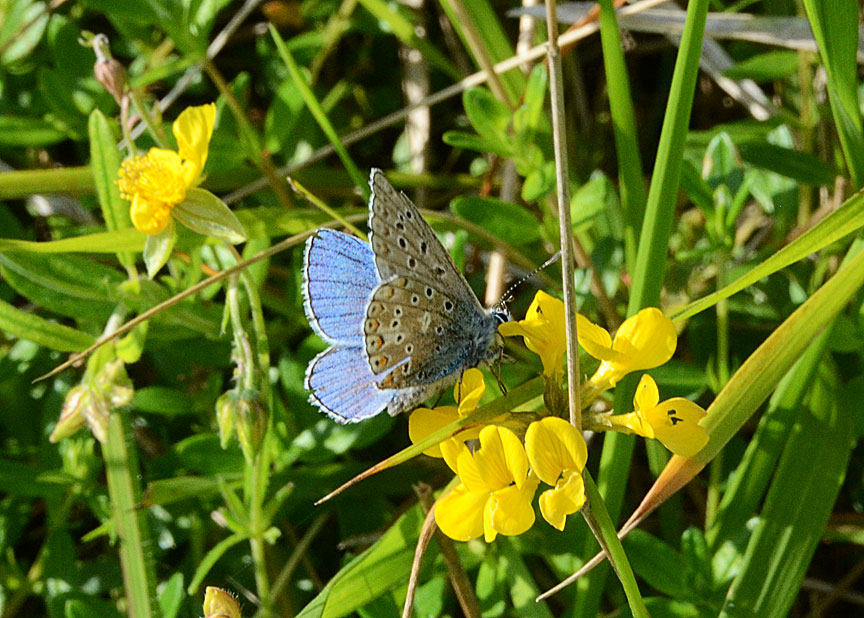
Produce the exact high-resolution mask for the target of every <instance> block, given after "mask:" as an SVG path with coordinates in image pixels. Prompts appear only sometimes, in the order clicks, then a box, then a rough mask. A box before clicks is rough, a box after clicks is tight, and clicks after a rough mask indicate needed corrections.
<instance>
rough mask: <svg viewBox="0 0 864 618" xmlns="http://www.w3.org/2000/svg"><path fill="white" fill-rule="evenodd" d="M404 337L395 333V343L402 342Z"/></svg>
mask: <svg viewBox="0 0 864 618" xmlns="http://www.w3.org/2000/svg"><path fill="white" fill-rule="evenodd" d="M404 338H405V337H403V336H402V335H401V334H400V335H396V343H402V340H403V339H404Z"/></svg>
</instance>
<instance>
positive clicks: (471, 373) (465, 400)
mask: <svg viewBox="0 0 864 618" xmlns="http://www.w3.org/2000/svg"><path fill="white" fill-rule="evenodd" d="M485 392H486V382H485V381H484V380H483V372H482V371H480V370H479V369H477V368H476V367H472V368H471V369H468V370H467V371H465V373H463V374H462V379H461V381H457V382H456V386H455V387H453V399H455V400H456V401H458V402H459V415H460V416H465V415H466V414H468V412H470V411H472V410H473V409H474V408H476V407H477V404H478V403H480V400H481V399H482V398H483V394H484V393H485ZM460 395H461V399H460Z"/></svg>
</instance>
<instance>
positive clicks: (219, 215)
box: [172, 188, 246, 245]
mask: <svg viewBox="0 0 864 618" xmlns="http://www.w3.org/2000/svg"><path fill="white" fill-rule="evenodd" d="M172 215H173V216H174V218H175V219H177V221H178V222H180V223H182V224H183V225H185V226H186V227H188V228H189V229H190V230H192V231H194V232H198V233H199V234H204V235H205V236H213V237H214V238H219V239H221V240H224V241H226V242H230V243H231V244H234V245H236V244H238V243H241V242H245V240H246V230H244V229H243V224H242V223H240V220H239V219H238V218H237V216H236V215H235V214H234V213H233V212H231V209H230V208H228V206H226V205H225V202H223V201H222V200H220V199H219V198H218V197H216V196H215V195H213V194H212V193H210V192H209V191H207V190H205V189H197V188H195V189H189V191H188V192H187V193H186V199H185V200H183V201H182V202H180V203H179V204H177V205H176V206H175V207H174V209H173V211H172Z"/></svg>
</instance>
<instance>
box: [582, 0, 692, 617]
mask: <svg viewBox="0 0 864 618" xmlns="http://www.w3.org/2000/svg"><path fill="white" fill-rule="evenodd" d="M707 13H708V0H694V1H693V2H690V4H689V5H688V7H687V16H686V19H685V23H684V32H683V34H682V37H681V45H680V48H679V51H678V58H677V60H676V62H675V71H674V73H673V76H672V85H671V87H670V92H669V101H668V102H667V104H666V115H665V117H664V119H663V130H662V132H661V135H660V144H659V147H658V151H657V158H656V161H655V165H654V174H653V176H652V178H651V188H650V191H649V193H648V201H647V203H646V207H645V208H646V210H645V219H644V221H643V223H642V230H641V234H640V236H639V248H638V251H637V254H636V264H635V268H634V271H633V272H634V281H633V289H632V290H631V294H630V303H629V306H628V311H627V312H628V315H635V314H636V313H637V312H638V311H639V310H640V309H642V308H643V307H647V306H652V305H654V306H656V305H657V304H658V303H659V300H660V289H661V288H662V286H663V278H664V274H665V271H666V253H667V251H668V247H669V245H668V241H669V235H670V233H671V230H672V219H673V215H674V210H675V201H676V196H677V193H678V183H679V180H680V175H681V161H682V158H683V155H684V144H685V142H686V137H687V127H688V124H689V120H690V111H691V109H692V107H693V93H694V91H695V87H696V78H697V76H698V73H699V59H700V55H701V50H702V37H703V34H704V31H705V19H706V15H707ZM635 390H636V381H635V379H633V378H632V377H631V378H630V379H627V378H625V379H624V380H623V381H622V382H621V383H619V385H618V388H616V389H615V410H618V411H621V410H623V409H625V408H628V406H629V405H630V402H631V400H632V398H633V393H634V392H635ZM628 409H629V408H628ZM633 444H634V442H633V437H632V436H624V435H620V434H616V435H610V436H606V438H605V440H604V444H603V454H602V456H601V462H600V470H599V473H598V479H597V485H598V488H599V489H600V490H601V495H602V496H603V499H604V500H605V502H606V508H607V509H608V511H609V515H610V517H611V518H612V521H613V522H614V521H617V520H618V517H619V516H620V514H621V505H622V504H623V498H624V491H625V489H626V487H627V476H628V474H629V470H630V461H631V459H632V456H633ZM583 551H584V552H585V553H583V556H584V557H585V559H586V560H587V559H588V557H589V556H590V555H591V552H593V547H591V548H589V546H588V544H587V543H586V546H585V548H583ZM607 574H608V571H607V570H606V569H598V570H595V571H594V572H593V573H591V574H590V575H588V576H587V577H586V578H583V580H580V582H579V590H578V593H577V606H576V609H575V613H574V615H575V616H581V617H584V618H594V617H595V616H597V614H598V612H599V607H600V599H601V598H602V594H603V589H604V588H605V585H606V576H607Z"/></svg>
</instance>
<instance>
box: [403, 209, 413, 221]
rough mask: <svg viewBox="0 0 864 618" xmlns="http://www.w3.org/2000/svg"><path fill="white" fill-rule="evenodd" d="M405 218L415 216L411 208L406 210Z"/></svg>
mask: <svg viewBox="0 0 864 618" xmlns="http://www.w3.org/2000/svg"><path fill="white" fill-rule="evenodd" d="M405 218H406V219H413V218H414V213H412V212H411V211H410V210H406V211H405Z"/></svg>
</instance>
